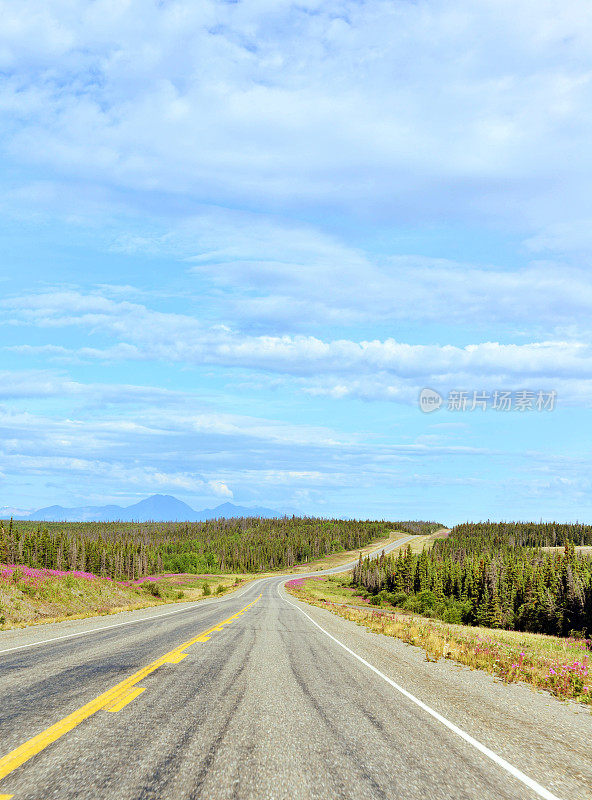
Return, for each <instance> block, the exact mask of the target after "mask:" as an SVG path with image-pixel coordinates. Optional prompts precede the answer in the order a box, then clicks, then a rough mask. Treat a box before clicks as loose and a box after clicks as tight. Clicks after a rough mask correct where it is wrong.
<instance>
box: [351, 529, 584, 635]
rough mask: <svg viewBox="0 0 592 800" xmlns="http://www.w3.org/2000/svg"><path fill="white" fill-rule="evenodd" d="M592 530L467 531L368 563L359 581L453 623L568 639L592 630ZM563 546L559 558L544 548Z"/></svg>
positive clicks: (404, 604) (358, 574)
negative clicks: (583, 549)
mask: <svg viewBox="0 0 592 800" xmlns="http://www.w3.org/2000/svg"><path fill="white" fill-rule="evenodd" d="M591 532H592V527H591V526H584V525H563V524H555V523H550V524H540V525H537V524H536V523H504V524H496V523H483V524H470V523H466V524H464V525H459V526H457V527H455V528H454V529H453V530H452V532H451V533H450V535H449V536H448V538H447V539H443V540H438V541H436V542H434V546H433V548H432V549H431V550H424V551H423V552H422V553H420V554H418V555H415V554H413V553H412V552H411V550H410V549H409V548H407V550H406V551H405V552H399V553H398V554H397V555H396V556H395V555H392V556H387V557H383V558H380V559H379V560H378V561H375V562H372V561H370V560H368V559H365V560H360V561H359V563H358V564H357V566H356V568H355V570H354V575H353V580H354V583H355V584H357V585H359V586H361V587H364V588H365V589H366V590H367V592H369V593H370V595H374V596H375V597H378V596H382V597H385V598H386V599H389V600H390V601H391V602H393V603H395V604H396V605H399V606H402V607H403V608H406V609H409V610H412V611H419V612H420V613H427V614H428V615H430V616H436V617H440V618H442V619H444V620H446V621H449V622H461V623H464V624H470V625H483V626H486V627H491V628H507V629H512V630H525V631H533V632H538V633H549V634H553V635H560V636H567V635H569V634H570V633H571V632H572V631H588V632H590V631H592V558H590V557H589V556H588V555H585V554H582V553H579V552H577V551H576V550H575V547H574V544H573V540H572V539H571V536H573V537H574V539H576V541H577V542H578V543H582V544H584V545H585V544H589V543H591V539H590V534H591ZM558 546H562V549H561V550H559V551H545V550H543V549H541V548H545V547H558Z"/></svg>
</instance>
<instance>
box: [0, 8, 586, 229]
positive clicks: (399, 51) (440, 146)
mask: <svg viewBox="0 0 592 800" xmlns="http://www.w3.org/2000/svg"><path fill="white" fill-rule="evenodd" d="M1 13H2V17H3V22H4V24H3V26H2V32H0V66H1V68H2V70H3V72H4V74H5V75H6V80H5V83H4V88H3V91H2V94H1V95H0V109H1V110H3V111H4V112H5V113H8V114H9V115H10V124H9V126H8V127H7V129H6V133H5V137H4V140H5V151H6V152H7V153H8V154H9V155H10V157H11V158H12V159H13V161H14V162H15V163H19V162H20V163H22V164H26V165H30V164H31V163H34V164H36V165H37V166H38V169H39V170H40V171H46V172H48V173H50V174H51V173H53V174H54V176H56V177H57V176H59V177H60V178H64V177H69V178H70V177H74V176H75V179H76V181H78V182H79V183H84V182H85V181H86V182H87V183H90V184H98V185H101V186H105V187H107V188H109V189H110V190H111V191H113V192H119V190H125V191H129V190H132V191H133V190H140V191H141V192H161V193H163V194H171V193H181V194H183V195H185V196H187V197H189V198H191V199H192V200H193V201H202V200H204V199H207V201H208V202H213V203H215V204H220V203H236V202H239V203H243V204H251V205H257V206H258V207H261V205H262V204H266V205H267V206H268V207H270V208H271V207H272V206H277V205H278V203H279V204H280V205H283V206H284V207H286V206H291V207H293V208H300V207H301V206H302V204H303V203H307V204H317V205H318V206H319V207H324V206H325V205H326V204H327V203H331V204H333V205H334V206H335V205H337V206H339V205H341V206H342V207H344V208H346V209H348V210H349V211H352V210H354V209H355V210H359V209H360V208H364V209H369V208H372V209H373V210H374V211H375V212H379V213H380V212H382V213H384V215H385V217H387V218H388V217H390V216H391V214H392V213H393V212H396V213H397V214H399V215H401V216H413V217H415V218H417V217H420V218H424V219H434V218H439V217H442V216H446V217H448V218H450V217H452V216H455V217H456V218H463V217H466V216H467V215H469V216H472V217H475V216H476V217H480V216H483V215H487V216H488V217H492V216H493V217H497V218H502V219H504V220H505V222H506V223H507V224H510V223H511V224H513V223H514V222H515V221H516V217H517V216H518V217H519V218H520V220H521V222H522V223H523V224H524V225H530V224H535V226H536V224H537V222H538V223H539V227H540V225H542V224H546V223H548V222H549V221H554V220H552V219H551V218H552V217H554V216H557V214H559V215H563V214H565V215H569V213H570V209H575V208H577V207H580V213H581V212H582V210H583V209H582V208H581V206H582V204H583V205H585V206H586V209H585V211H587V212H590V211H592V209H591V208H590V201H589V200H586V199H585V198H586V196H587V194H588V193H587V192H586V191H583V190H584V189H585V188H586V187H587V185H588V183H589V178H590V167H591V164H590V159H589V156H588V155H587V154H588V151H589V148H588V147H587V145H588V142H589V125H590V114H589V111H588V109H589V108H590V98H591V93H592V88H591V78H590V75H591V57H590V53H591V52H592V47H591V43H592V26H591V25H590V24H589V23H588V22H587V20H586V15H583V14H582V12H581V3H579V2H577V0H566V2H564V3H562V5H561V8H558V7H557V4H556V3H554V2H550V0H547V1H546V2H540V3H537V4H536V7H534V6H533V4H532V3H531V2H529V0H516V2H513V3H509V2H501V3H500V2H499V0H496V1H495V2H493V0H480V1H479V2H475V3H472V4H471V5H470V6H468V5H467V4H466V3H464V2H459V1H458V2H447V3H443V2H439V0H434V2H430V3H422V4H419V5H418V4H415V3H398V4H393V3H390V2H387V0H373V2H368V3H363V4H360V3H357V2H354V0H341V1H338V2H329V3H325V4H320V5H319V4H318V3H317V2H303V3H298V4H293V3H288V2H280V3H274V4H266V3H256V2H244V3H224V4H221V3H216V2H214V0H209V1H205V2H202V3H200V4H197V5H196V4H195V3H190V2H188V1H187V0H185V2H177V3H174V4H169V3H161V4H154V5H152V6H149V7H147V6H146V5H145V4H144V3H139V2H137V1H136V2H129V3H126V4H113V3H107V2H100V3H91V2H88V3H79V4H77V5H76V7H73V6H71V5H69V4H65V3H63V2H61V1H60V0H52V2H41V0H29V1H28V2H26V1H25V0H23V2H21V3H19V4H18V5H15V4H13V3H7V2H4V3H2V7H1ZM90 132H92V135H89V133H90ZM127 202H128V203H130V204H132V205H134V203H135V202H138V203H139V201H134V199H133V198H132V197H129V198H128V200H127ZM584 215H586V214H584Z"/></svg>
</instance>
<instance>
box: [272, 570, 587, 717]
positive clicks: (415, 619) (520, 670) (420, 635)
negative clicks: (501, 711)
mask: <svg viewBox="0 0 592 800" xmlns="http://www.w3.org/2000/svg"><path fill="white" fill-rule="evenodd" d="M347 582H348V578H345V577H337V576H335V577H328V578H321V577H319V578H316V579H303V578H297V579H295V580H292V581H289V582H288V583H287V584H286V588H287V590H288V591H289V592H290V593H291V594H293V595H294V596H295V597H297V598H299V599H300V600H305V601H306V602H308V603H311V604H312V605H317V606H320V607H321V608H326V609H328V610H329V611H332V612H333V613H334V614H337V615H339V616H341V617H344V618H345V619H349V620H352V621H353V622H357V623H358V624H359V625H364V626H365V627H366V628H368V630H371V631H373V632H374V633H382V634H384V635H386V636H394V637H396V638H398V639H401V640H402V641H404V642H406V643H407V644H412V645H415V646H417V647H421V648H422V649H423V650H424V652H425V654H426V659H427V660H428V661H438V659H440V658H449V659H451V660H453V661H457V662H458V663H460V664H464V665H466V666H468V667H471V669H482V670H485V671H486V672H489V673H491V674H492V675H495V676H496V677H497V678H499V679H500V680H502V681H503V682H505V683H514V682H517V681H521V682H524V683H526V684H529V685H530V686H533V687H535V688H537V689H543V690H546V691H548V692H550V693H551V694H553V695H555V696H556V697H558V698H560V699H563V700H567V699H570V700H577V701H578V702H581V703H586V704H588V705H592V670H591V668H592V663H591V660H592V659H591V656H592V653H590V651H588V650H587V646H586V641H585V640H584V639H576V638H568V639H563V638H560V637H556V636H547V635H544V634H538V633H524V632H521V631H506V630H499V629H490V628H477V627H475V628H473V627H470V626H466V625H454V624H451V623H447V622H441V621H440V620H435V619H427V618H425V617H422V616H420V615H417V614H410V613H408V612H400V611H397V610H396V609H395V608H394V607H393V606H386V607H383V608H380V609H379V608H375V607H372V606H369V605H368V602H367V601H365V600H364V599H363V598H361V597H359V596H356V594H355V590H352V588H351V587H348V586H347Z"/></svg>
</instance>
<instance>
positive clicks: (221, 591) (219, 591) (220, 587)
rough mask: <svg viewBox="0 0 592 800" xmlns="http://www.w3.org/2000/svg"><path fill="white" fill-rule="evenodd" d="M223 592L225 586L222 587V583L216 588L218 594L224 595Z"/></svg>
mask: <svg viewBox="0 0 592 800" xmlns="http://www.w3.org/2000/svg"><path fill="white" fill-rule="evenodd" d="M223 591H224V586H222V584H221V583H219V584H218V585H217V586H216V594H222V593H223Z"/></svg>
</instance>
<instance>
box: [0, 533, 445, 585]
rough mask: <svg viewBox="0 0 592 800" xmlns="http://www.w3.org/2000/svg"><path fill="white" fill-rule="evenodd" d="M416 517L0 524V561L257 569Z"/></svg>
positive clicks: (99, 569)
mask: <svg viewBox="0 0 592 800" xmlns="http://www.w3.org/2000/svg"><path fill="white" fill-rule="evenodd" d="M435 524H436V523H422V522H419V523H415V522H403V523H398V522H384V521H383V522H360V521H356V520H337V519H333V520H325V519H316V518H312V517H284V518H283V519H261V518H258V517H252V518H240V519H218V520H210V521H208V522H191V523H117V522H113V523H110V522H109V523H99V522H70V523H69V522H43V523H37V522H29V521H24V522H21V521H18V522H17V521H14V522H13V521H12V520H11V521H10V522H3V523H0V563H10V564H14V563H16V564H26V565H28V566H30V567H47V568H50V569H60V570H82V571H86V572H93V573H95V574H96V575H100V576H103V577H110V578H115V579H118V580H134V579H136V578H141V577H143V576H145V575H153V574H156V573H161V572H190V573H194V574H199V573H204V572H206V573H207V572H260V571H266V570H274V569H284V568H286V567H291V566H293V565H294V564H299V563H303V562H307V561H313V560H315V559H318V558H323V557H324V556H326V555H329V554H330V553H335V552H339V551H341V550H356V549H359V548H361V547H364V546H366V545H368V544H370V543H371V542H372V541H375V540H376V539H380V538H384V537H385V536H387V535H388V533H389V531H391V530H394V529H399V530H406V531H410V532H414V530H412V528H413V526H420V527H421V526H425V525H435Z"/></svg>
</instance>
